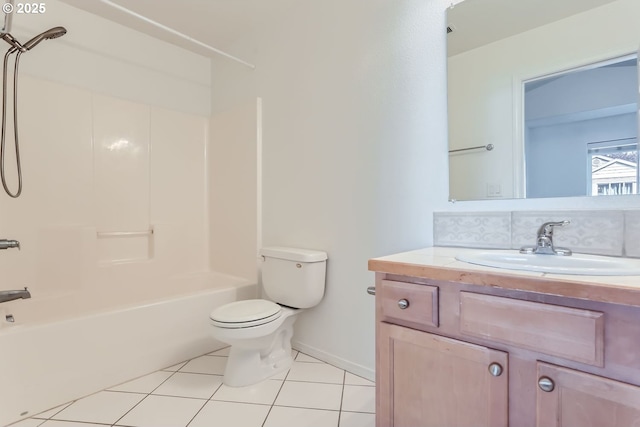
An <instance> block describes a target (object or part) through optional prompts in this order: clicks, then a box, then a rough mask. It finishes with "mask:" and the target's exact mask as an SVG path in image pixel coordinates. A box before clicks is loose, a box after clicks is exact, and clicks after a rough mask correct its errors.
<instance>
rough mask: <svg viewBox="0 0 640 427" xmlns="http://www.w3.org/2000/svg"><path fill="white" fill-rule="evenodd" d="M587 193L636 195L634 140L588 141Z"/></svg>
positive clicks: (636, 174)
mask: <svg viewBox="0 0 640 427" xmlns="http://www.w3.org/2000/svg"><path fill="white" fill-rule="evenodd" d="M587 152H588V155H589V165H588V169H589V171H590V174H589V175H590V176H589V182H590V188H589V191H590V192H589V194H590V195H591V196H609V195H624V194H638V143H637V139H635V138H629V139H623V140H619V141H602V142H593V143H590V144H588V146H587Z"/></svg>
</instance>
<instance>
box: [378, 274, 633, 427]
mask: <svg viewBox="0 0 640 427" xmlns="http://www.w3.org/2000/svg"><path fill="white" fill-rule="evenodd" d="M483 280H484V279H483ZM514 280H517V278H516V279H514ZM489 283H490V282H489ZM515 286H516V285H515V284H514V287H515ZM559 286H566V285H563V284H562V283H559ZM605 332H606V334H605ZM376 381H377V388H376V404H377V412H376V426H377V427H412V426H413V427H415V426H421V427H430V426H434V427H436V426H438V427H440V426H447V427H480V426H491V427H500V426H509V425H511V426H513V427H555V426H558V427H560V426H562V427H602V426H607V427H627V426H631V425H640V307H627V306H624V305H620V304H608V303H603V302H601V301H600V302H593V301H589V300H586V299H576V298H566V297H559V296H554V295H546V294H541V293H535V292H531V291H518V290H505V289H500V288H497V287H492V286H487V285H484V284H483V285H481V286H478V285H475V284H469V283H464V282H462V281H443V280H434V279H429V278H425V277H410V276H402V275H400V274H397V272H396V271H394V273H393V274H390V273H382V272H377V273H376Z"/></svg>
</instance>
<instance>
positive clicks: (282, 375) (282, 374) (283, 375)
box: [269, 369, 289, 381]
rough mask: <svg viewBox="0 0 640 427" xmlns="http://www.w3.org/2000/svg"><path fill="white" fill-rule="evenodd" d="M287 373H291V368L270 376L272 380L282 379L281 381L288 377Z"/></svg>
mask: <svg viewBox="0 0 640 427" xmlns="http://www.w3.org/2000/svg"><path fill="white" fill-rule="evenodd" d="M287 375H289V370H288V369H287V370H286V371H282V372H278V373H277V374H275V375H274V376H272V377H269V379H270V380H280V381H282V380H284V379H285V378H287Z"/></svg>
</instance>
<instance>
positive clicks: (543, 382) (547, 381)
mask: <svg viewBox="0 0 640 427" xmlns="http://www.w3.org/2000/svg"><path fill="white" fill-rule="evenodd" d="M538 387H540V390H542V391H546V392H547V393H548V392H550V391H553V389H554V388H555V387H556V385H555V383H554V382H553V380H552V379H551V378H549V377H540V379H539V380H538Z"/></svg>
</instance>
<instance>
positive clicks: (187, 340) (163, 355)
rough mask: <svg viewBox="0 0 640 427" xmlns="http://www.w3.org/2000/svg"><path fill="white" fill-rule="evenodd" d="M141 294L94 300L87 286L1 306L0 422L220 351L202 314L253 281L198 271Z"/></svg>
mask: <svg viewBox="0 0 640 427" xmlns="http://www.w3.org/2000/svg"><path fill="white" fill-rule="evenodd" d="M146 292H147V295H144V294H142V293H139V294H136V293H135V291H134V292H133V293H132V290H131V289H130V288H128V289H125V288H124V286H122V289H118V286H117V285H115V286H113V287H110V289H109V290H108V293H106V292H105V293H104V295H100V296H101V297H98V298H96V292H95V290H94V291H93V292H91V293H89V292H86V293H82V292H75V293H68V294H59V295H56V296H52V297H45V296H38V294H37V293H35V292H33V291H32V292H31V294H32V298H31V299H27V300H24V301H17V302H11V303H4V304H1V305H0V384H1V385H2V386H1V387H0V426H5V425H7V424H9V423H12V422H14V421H18V420H20V419H22V418H27V417H30V416H33V415H36V414H37V413H39V412H42V411H44V410H47V409H50V408H53V407H55V406H58V405H61V404H63V403H66V402H69V401H72V400H74V399H78V398H80V397H83V396H86V395H89V394H91V393H95V392H97V391H99V390H102V389H105V388H108V387H111V386H114V385H116V384H119V383H122V382H125V381H127V380H130V379H132V378H136V377H139V376H142V375H145V374H148V373H151V372H154V371H157V370H159V369H162V368H165V367H167V366H171V365H175V364H177V363H179V362H182V361H184V360H187V359H190V358H193V357H196V356H199V355H202V354H205V353H208V352H211V351H214V350H217V349H220V348H222V347H223V346H224V345H225V344H222V343H220V342H217V341H215V340H214V339H213V338H212V336H211V333H210V330H209V328H210V326H209V322H208V319H209V313H210V312H211V310H213V309H214V308H216V307H218V306H220V305H223V304H226V303H229V302H233V301H237V300H242V299H249V298H255V296H256V294H257V286H256V284H255V283H250V282H248V281H246V280H243V279H239V278H236V277H231V276H226V275H223V274H218V273H198V274H191V275H185V276H181V277H175V278H172V279H169V280H164V281H159V283H158V284H157V286H155V287H154V288H153V289H152V290H151V291H149V290H147V291H146ZM149 292H153V295H148V293H149ZM119 298H120V299H123V301H118V299H119ZM125 299H126V300H125ZM70 313H73V315H70ZM9 315H11V316H12V317H11V316H9ZM7 316H9V317H8V318H9V319H10V320H13V322H10V321H7V320H5V319H7ZM71 316H72V317H71Z"/></svg>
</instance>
